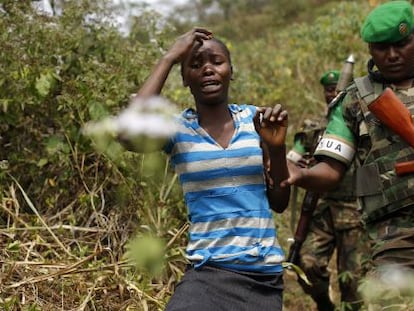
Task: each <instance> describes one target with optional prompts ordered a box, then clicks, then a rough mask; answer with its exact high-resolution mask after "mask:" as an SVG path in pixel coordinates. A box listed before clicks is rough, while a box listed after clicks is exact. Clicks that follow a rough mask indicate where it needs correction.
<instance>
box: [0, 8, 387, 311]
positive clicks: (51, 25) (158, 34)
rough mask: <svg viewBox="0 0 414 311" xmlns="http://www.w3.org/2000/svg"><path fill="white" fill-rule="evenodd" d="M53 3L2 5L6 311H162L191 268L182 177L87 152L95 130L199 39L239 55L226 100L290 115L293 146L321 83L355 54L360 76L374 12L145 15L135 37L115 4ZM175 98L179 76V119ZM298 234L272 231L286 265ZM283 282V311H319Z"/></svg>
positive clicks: (1, 205)
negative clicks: (191, 36) (172, 51)
mask: <svg viewBox="0 0 414 311" xmlns="http://www.w3.org/2000/svg"><path fill="white" fill-rule="evenodd" d="M57 2H59V3H60V5H61V7H60V8H61V14H56V15H52V16H50V15H44V14H40V13H39V12H35V11H33V9H32V6H31V1H27V0H25V1H13V0H5V1H3V2H2V4H1V5H0V7H1V9H0V15H1V18H0V33H1V40H0V44H1V46H0V58H1V59H2V61H1V62H0V73H1V75H0V121H1V122H0V139H1V146H2V147H1V148H0V161H1V166H0V199H1V200H0V263H1V264H0V309H1V310H31V311H34V310H163V307H164V306H165V303H166V301H168V299H169V297H170V295H171V293H172V291H173V288H174V285H175V284H176V282H177V281H178V280H179V278H180V277H181V275H182V272H183V269H184V267H185V260H184V259H183V250H184V245H185V243H186V229H187V226H188V225H187V220H186V216H185V215H186V214H185V213H186V210H185V206H184V204H183V201H182V196H181V192H180V189H179V187H178V185H177V181H176V177H175V176H174V174H172V172H171V171H170V170H169V169H168V160H167V159H166V158H165V157H164V155H163V154H161V153H152V154H145V155H144V154H138V153H131V152H127V151H125V150H123V149H122V147H121V146H120V145H119V144H117V143H114V142H111V143H110V144H109V145H102V144H99V142H96V141H92V140H90V139H89V138H87V137H85V136H84V135H82V128H83V127H84V125H85V124H86V122H88V121H90V120H100V119H102V118H104V117H106V116H109V115H114V114H117V113H118V112H119V111H120V110H121V109H123V108H125V107H126V106H127V104H128V101H129V97H130V94H131V93H134V92H135V91H136V90H137V89H138V88H139V86H140V85H141V84H142V82H143V81H144V79H145V77H146V76H147V75H148V74H149V72H150V70H151V68H152V66H153V65H154V64H155V62H156V61H157V59H158V58H159V57H160V55H162V53H163V52H164V51H165V50H166V49H167V48H168V47H169V45H170V44H171V43H172V42H173V40H174V39H175V38H176V37H177V36H178V35H179V34H181V33H182V32H183V31H187V30H188V29H190V28H191V27H193V26H194V25H203V26H206V27H208V28H210V29H211V30H212V31H213V32H214V34H215V36H217V37H219V38H221V39H223V41H225V42H226V43H227V44H228V46H229V48H230V50H231V54H232V59H233V63H234V69H235V77H234V78H235V80H234V81H233V84H232V88H231V100H232V101H234V102H238V103H246V102H248V103H254V104H256V105H263V106H267V105H274V104H275V103H283V104H284V105H285V106H286V107H288V109H289V114H290V115H289V120H290V121H289V123H290V127H289V143H291V141H292V137H293V134H294V132H295V130H296V129H297V128H298V126H299V125H300V124H301V123H302V121H303V119H304V118H306V117H310V116H312V115H320V113H321V112H322V110H323V109H324V103H323V98H322V91H321V88H320V85H319V81H318V80H319V76H320V75H321V74H322V73H323V72H324V71H325V70H327V69H332V68H338V69H340V68H341V67H342V64H343V62H344V60H345V59H346V58H347V57H348V55H349V54H351V53H352V54H353V55H354V56H355V58H356V64H355V75H361V74H363V73H364V72H365V64H366V61H367V59H368V54H367V48H366V46H365V44H363V43H362V42H361V40H360V38H359V26H360V24H361V21H362V19H363V17H364V16H365V15H366V14H367V12H368V11H369V9H370V5H373V4H374V2H379V1H337V0H334V1H322V0H319V1H317V0H312V1H307V0H290V1H287V0H279V1H270V0H269V1H265V0H261V1H248V0H244V1H243V0H239V1H236V0H233V1H224V0H223V1H193V2H192V3H193V4H194V5H196V4H198V6H197V7H192V8H191V10H193V11H188V8H187V9H186V8H177V11H176V12H175V13H174V14H173V15H172V16H170V17H169V18H168V19H165V20H162V21H161V20H160V18H161V17H160V16H159V15H158V14H156V13H155V12H146V11H143V12H142V13H141V15H140V16H138V17H135V18H133V19H131V21H130V25H131V31H130V32H129V33H128V34H127V35H125V34H121V33H120V32H119V31H118V29H117V28H116V27H115V26H114V25H113V24H112V23H111V22H110V19H109V14H110V13H111V12H113V8H111V6H110V4H109V3H107V2H105V1H92V0H91V1H88V0H73V1H57ZM97 3H99V5H98V4H97ZM196 13H197V14H196ZM178 16H179V17H180V18H178ZM186 16H191V17H192V18H193V20H190V19H186V18H185V17H186ZM194 16H195V17H194ZM194 18H195V19H194ZM181 85H182V82H181V78H180V75H179V70H178V69H177V70H175V71H174V72H173V73H172V75H171V76H170V79H169V80H168V82H167V86H166V89H165V92H164V93H163V95H164V96H165V97H166V98H168V99H169V100H170V101H172V102H174V103H176V104H177V105H179V106H180V107H181V108H183V107H186V106H188V105H189V103H191V102H192V101H191V97H190V93H189V92H188V91H186V90H184V89H183V88H182V87H181ZM289 219H290V212H289V210H288V211H286V212H285V214H283V215H282V216H281V217H280V216H279V217H278V218H277V219H276V221H277V225H278V230H279V234H280V241H281V243H282V246H283V247H284V249H285V250H287V249H288V245H287V242H286V240H287V238H288V237H290V236H291V235H292V232H291V229H290V227H289ZM288 277H289V278H290V281H289V279H288V281H287V284H286V293H285V310H287V311H289V310H303V309H305V310H309V309H310V308H312V303H311V302H310V300H309V298H307V297H304V296H303V297H302V296H301V297H298V296H297V295H296V296H293V294H292V293H293V292H299V293H300V289H298V287H297V285H296V282H295V280H294V276H288ZM334 290H335V289H334ZM334 294H335V293H334Z"/></svg>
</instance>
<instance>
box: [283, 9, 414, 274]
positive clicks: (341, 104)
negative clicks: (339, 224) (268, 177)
mask: <svg viewBox="0 0 414 311" xmlns="http://www.w3.org/2000/svg"><path fill="white" fill-rule="evenodd" d="M413 26H414V18H413V8H412V6H411V4H410V3H409V2H407V1H391V2H387V3H385V4H382V5H379V6H378V7H376V8H375V9H374V10H373V11H372V12H371V13H370V14H369V15H368V16H367V18H366V20H365V22H364V23H363V25H362V27H361V37H362V39H363V40H364V41H365V42H367V43H368V47H369V52H370V54H371V57H372V58H371V60H370V61H369V62H368V75H367V76H365V77H362V78H357V79H355V81H354V83H352V84H351V85H350V86H349V87H348V88H347V90H346V93H345V95H344V97H342V98H341V99H340V100H339V101H338V102H337V104H336V105H335V107H334V108H333V111H332V113H331V114H330V119H329V123H328V126H327V129H326V132H325V134H324V136H323V138H322V140H321V141H320V143H319V145H318V147H317V149H316V151H315V157H316V158H317V160H318V161H319V162H318V163H317V164H316V165H314V166H313V167H312V168H310V169H302V168H301V169H296V168H295V170H290V177H289V179H287V180H286V181H284V182H282V184H281V185H282V186H284V185H285V184H296V185H298V186H301V187H304V188H306V189H311V190H316V191H317V190H320V189H329V187H330V185H334V184H335V183H337V182H338V181H339V180H340V178H341V177H342V176H343V174H344V172H345V170H346V167H348V166H349V165H350V164H351V163H352V162H354V163H356V164H357V165H358V169H357V172H356V176H357V178H356V191H357V197H358V200H359V203H360V205H361V208H362V212H363V216H362V219H363V221H364V224H365V227H366V229H367V231H368V234H369V236H370V238H371V239H372V242H373V243H374V245H373V247H372V249H371V251H370V255H371V257H372V263H373V267H372V270H371V271H370V272H371V273H372V274H373V275H376V274H377V273H378V272H380V271H381V269H382V267H384V266H386V265H388V266H389V265H391V266H392V267H394V268H399V269H406V270H408V271H411V272H412V271H413V269H414V227H413V224H414V190H413V189H414V173H408V174H406V175H401V176H400V175H397V174H396V171H395V170H394V165H395V163H398V162H404V161H409V160H413V159H414V148H412V147H411V146H410V145H409V144H408V143H407V142H406V141H404V139H403V138H401V137H400V136H399V135H398V134H396V133H395V132H394V131H393V130H392V129H391V128H388V127H387V126H385V125H384V124H382V123H381V122H380V121H379V120H378V119H377V117H376V116H374V115H373V113H372V112H370V110H369V109H368V105H369V104H370V103H371V102H372V101H373V100H374V99H376V98H377V97H378V96H379V95H380V94H381V93H382V92H383V90H384V89H385V88H386V87H389V88H391V89H392V91H393V92H394V94H395V95H396V96H397V97H398V98H399V99H400V100H401V101H402V103H403V105H404V106H405V107H406V108H407V109H408V110H409V111H410V113H411V115H413V114H414V33H413ZM383 109H385V108H383Z"/></svg>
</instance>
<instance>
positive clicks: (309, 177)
mask: <svg viewBox="0 0 414 311" xmlns="http://www.w3.org/2000/svg"><path fill="white" fill-rule="evenodd" d="M346 104H347V101H346V100H345V99H344V102H341V103H340V104H338V105H337V106H336V107H334V109H333V111H332V113H331V114H330V119H329V123H328V126H327V129H326V131H325V133H324V135H323V137H322V139H321V141H320V142H319V144H318V147H317V148H316V151H315V157H316V159H317V160H318V161H319V162H318V163H317V164H316V165H314V166H313V167H311V168H309V169H306V168H291V167H289V175H290V176H289V178H288V179H287V180H285V181H283V182H282V186H286V185H293V184H294V185H297V186H299V187H303V188H305V189H307V190H311V191H316V192H326V191H330V190H332V189H334V188H335V187H336V186H337V185H338V183H339V182H340V181H341V179H342V177H343V175H344V173H345V171H346V169H347V167H348V165H349V164H350V163H351V162H352V161H353V158H354V154H355V134H354V133H353V132H352V131H351V128H352V125H350V124H349V121H345V118H344V111H346V108H344V107H347V106H346Z"/></svg>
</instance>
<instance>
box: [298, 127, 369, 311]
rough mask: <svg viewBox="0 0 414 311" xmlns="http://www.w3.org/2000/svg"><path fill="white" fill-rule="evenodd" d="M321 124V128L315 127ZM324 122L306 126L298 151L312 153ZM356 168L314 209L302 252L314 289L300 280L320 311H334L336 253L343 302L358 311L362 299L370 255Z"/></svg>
mask: <svg viewBox="0 0 414 311" xmlns="http://www.w3.org/2000/svg"><path fill="white" fill-rule="evenodd" d="M316 124H318V125H319V126H316ZM321 125H322V126H324V125H326V123H325V122H323V121H322V122H316V121H313V122H310V121H308V122H307V123H305V124H304V126H303V130H302V131H301V132H299V133H300V135H297V136H296V137H300V139H301V142H302V145H301V146H298V143H297V142H296V143H295V151H296V152H297V153H299V152H300V151H301V150H302V154H304V153H305V152H306V153H311V152H312V150H313V148H314V145H315V144H316V143H317V139H315V138H317V137H318V136H319V135H321V134H322V133H323V131H324V128H322V127H321ZM354 173H355V172H354V166H351V167H350V168H349V169H348V171H347V173H346V174H345V176H344V178H343V180H342V182H341V184H340V186H339V187H337V188H336V189H334V190H333V191H330V192H328V193H324V194H322V195H321V199H320V200H319V202H318V205H317V207H316V209H315V212H314V215H313V217H312V220H311V225H310V229H309V233H308V235H307V238H306V240H305V242H304V244H303V246H302V249H301V264H300V266H301V268H302V269H303V271H304V272H305V273H306V275H307V277H308V279H309V280H310V282H311V283H312V286H309V285H307V284H306V283H305V282H303V281H302V280H300V281H299V283H300V285H301V286H302V288H303V290H304V291H305V293H307V294H309V295H310V296H311V297H312V298H313V300H314V301H315V302H316V303H317V305H318V309H319V310H333V307H334V306H333V304H332V303H331V302H330V300H329V282H330V280H329V279H330V272H329V270H328V265H329V261H330V260H331V258H332V257H333V255H334V252H335V251H336V253H337V261H336V267H337V273H338V275H339V276H340V277H339V280H340V282H339V288H340V292H341V301H342V302H344V303H345V304H346V305H347V307H348V308H349V309H348V310H358V309H359V307H360V297H359V295H358V292H357V289H358V282H359V280H360V279H361V277H362V276H363V274H364V269H363V268H362V264H361V262H363V258H362V256H364V254H367V253H368V246H367V245H368V243H367V236H366V233H365V231H364V229H363V227H362V224H361V214H360V211H359V209H358V204H357V201H356V197H355V190H354V188H355V180H354Z"/></svg>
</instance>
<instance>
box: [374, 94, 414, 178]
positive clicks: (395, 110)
mask: <svg viewBox="0 0 414 311" xmlns="http://www.w3.org/2000/svg"><path fill="white" fill-rule="evenodd" d="M368 109H369V111H371V112H372V113H373V114H374V116H376V117H377V118H378V120H380V121H381V123H383V124H384V125H385V126H387V127H388V128H389V129H391V130H392V131H393V132H394V133H396V134H397V135H399V136H400V137H401V138H402V139H403V140H404V141H405V142H407V143H408V144H409V145H410V146H411V147H412V148H414V124H413V120H412V117H411V113H410V111H409V110H408V109H407V107H405V106H404V104H403V103H402V102H401V100H400V99H399V98H398V97H397V95H395V93H394V92H393V91H392V90H391V89H390V88H388V87H387V88H385V90H384V91H383V93H382V94H381V95H380V96H379V97H378V98H376V99H375V100H374V101H373V102H372V103H370V104H369V105H368ZM394 168H395V172H396V173H397V175H399V176H401V175H404V174H409V173H414V161H407V162H400V163H396V164H395V166H394Z"/></svg>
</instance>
